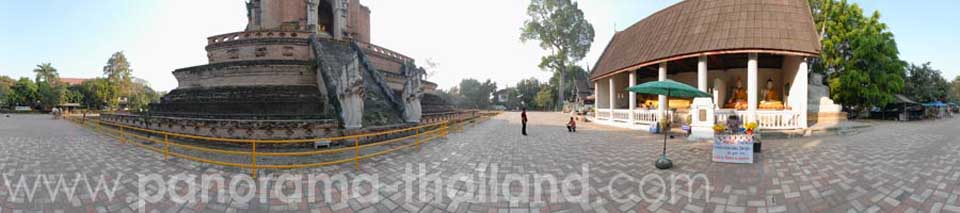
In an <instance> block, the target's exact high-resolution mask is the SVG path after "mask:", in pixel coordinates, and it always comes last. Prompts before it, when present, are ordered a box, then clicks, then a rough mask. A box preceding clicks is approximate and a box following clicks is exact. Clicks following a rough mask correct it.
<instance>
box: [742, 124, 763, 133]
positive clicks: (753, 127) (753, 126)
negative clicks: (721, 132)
mask: <svg viewBox="0 0 960 213" xmlns="http://www.w3.org/2000/svg"><path fill="white" fill-rule="evenodd" d="M757 126H759V124H757V122H750V123H747V124H744V125H743V128H745V129H746V132H747V134H753V130H756V129H757Z"/></svg>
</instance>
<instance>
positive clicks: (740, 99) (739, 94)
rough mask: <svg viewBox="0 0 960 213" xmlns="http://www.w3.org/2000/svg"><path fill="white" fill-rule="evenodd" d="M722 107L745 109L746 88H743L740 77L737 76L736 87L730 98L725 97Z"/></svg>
mask: <svg viewBox="0 0 960 213" xmlns="http://www.w3.org/2000/svg"><path fill="white" fill-rule="evenodd" d="M723 107H724V108H734V109H738V110H744V109H747V89H745V88H743V81H741V80H740V78H737V88H735V89H734V90H733V94H732V95H731V97H730V99H727V104H725V105H723Z"/></svg>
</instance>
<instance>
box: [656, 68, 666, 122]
mask: <svg viewBox="0 0 960 213" xmlns="http://www.w3.org/2000/svg"><path fill="white" fill-rule="evenodd" d="M657 80H658V81H663V80H667V62H661V63H660V69H658V70H657ZM657 102H658V104H657V105H658V106H657V116H658V118H660V116H663V115H664V112H666V111H667V96H665V95H659V96H657ZM661 119H662V118H661ZM658 120H660V119H658Z"/></svg>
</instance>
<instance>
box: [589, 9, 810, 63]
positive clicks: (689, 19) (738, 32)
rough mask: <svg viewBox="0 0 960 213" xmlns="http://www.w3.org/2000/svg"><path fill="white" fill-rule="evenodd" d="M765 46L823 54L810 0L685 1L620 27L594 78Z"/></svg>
mask: <svg viewBox="0 0 960 213" xmlns="http://www.w3.org/2000/svg"><path fill="white" fill-rule="evenodd" d="M750 50H762V51H768V52H774V53H793V54H798V55H818V54H819V53H820V42H819V39H818V37H817V33H816V29H815V27H814V24H813V18H812V16H811V15H810V7H809V6H808V4H807V0H685V1H682V2H680V3H677V4H675V5H672V6H670V7H668V8H666V9H663V10H661V11H659V12H656V13H654V14H653V15H650V16H649V17H647V18H645V19H643V20H641V21H640V22H637V23H636V24H634V25H633V26H630V27H629V28H627V29H626V30H624V31H621V32H617V33H616V34H615V35H614V36H613V39H612V40H611V41H610V43H609V44H608V45H607V48H606V50H604V52H603V55H602V56H600V60H598V61H597V63H596V65H595V66H594V72H593V75H592V76H591V78H594V79H595V78H597V77H600V76H603V75H605V74H609V73H612V72H617V71H623V70H628V69H627V68H630V69H629V70H632V69H633V68H634V67H636V66H638V65H639V66H645V65H644V64H649V63H652V62H658V61H659V62H662V60H664V59H674V58H675V59H680V58H677V57H683V56H689V57H694V56H696V54H701V53H708V52H719V51H724V52H728V51H730V52H735V51H750Z"/></svg>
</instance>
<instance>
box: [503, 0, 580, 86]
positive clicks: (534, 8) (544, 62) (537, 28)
mask: <svg viewBox="0 0 960 213" xmlns="http://www.w3.org/2000/svg"><path fill="white" fill-rule="evenodd" d="M527 15H528V16H529V19H528V20H526V21H524V23H523V27H522V28H521V31H522V32H521V34H520V40H521V41H523V42H527V41H531V40H538V41H540V47H541V48H543V49H545V50H547V51H550V54H549V55H546V56H543V57H542V58H541V60H540V65H539V67H540V69H542V70H547V71H551V72H556V73H559V74H560V76H564V73H565V72H566V70H567V68H568V67H569V66H570V65H571V64H576V63H577V62H578V61H580V60H581V59H583V57H584V56H586V54H587V52H589V51H590V45H591V44H592V43H593V37H594V32H593V25H592V24H590V22H588V21H587V20H586V19H585V18H584V16H583V11H581V10H580V7H579V5H578V4H577V2H572V1H571V0H531V1H530V6H528V7H527ZM560 79H566V78H565V77H561V78H560ZM564 84H565V82H564V81H563V80H561V81H559V82H558V86H557V88H556V89H563V88H564V86H563V85H564ZM558 94H559V99H560V100H563V99H564V95H563V92H558Z"/></svg>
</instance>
